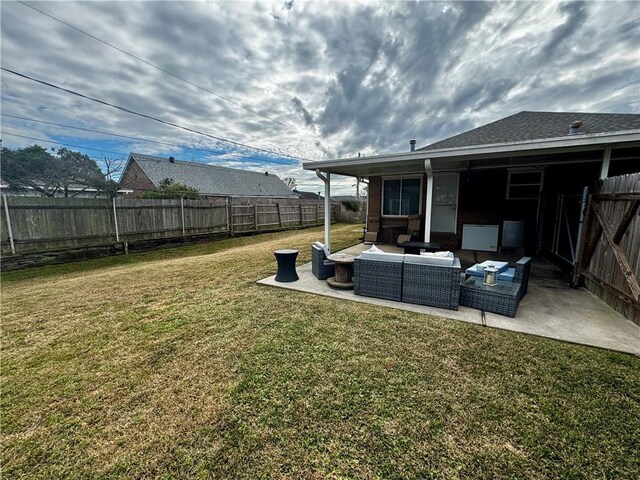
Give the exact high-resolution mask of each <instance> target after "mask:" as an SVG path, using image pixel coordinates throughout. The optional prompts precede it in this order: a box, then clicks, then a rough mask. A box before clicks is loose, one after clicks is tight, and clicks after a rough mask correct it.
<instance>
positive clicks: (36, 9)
mask: <svg viewBox="0 0 640 480" xmlns="http://www.w3.org/2000/svg"><path fill="white" fill-rule="evenodd" d="M18 3H21V4H22V5H24V6H25V7H29V8H30V9H32V10H35V11H36V12H39V13H41V14H42V15H45V16H46V17H49V18H51V19H52V20H55V21H56V22H59V23H61V24H63V25H65V26H67V27H69V28H71V29H73V30H75V31H77V32H80V33H82V34H83V35H86V36H87V37H90V38H92V39H94V40H96V41H98V42H100V43H102V44H104V45H106V46H108V47H111V48H113V49H114V50H117V51H119V52H121V53H124V54H125V55H127V56H129V57H131V58H134V59H136V60H138V61H140V62H143V63H145V64H147V65H149V66H150V67H153V68H155V69H157V70H160V71H161V72H164V73H166V74H167V75H171V76H172V77H174V78H177V79H178V80H182V81H183V82H186V83H188V84H189V85H191V86H193V87H196V88H197V89H199V90H202V91H204V92H207V93H209V94H211V95H213V96H215V97H218V98H219V99H221V100H224V101H225V102H229V103H232V104H233V105H236V106H238V107H240V108H243V109H245V110H246V111H248V112H251V113H254V114H256V115H259V116H261V117H262V118H266V119H267V120H271V121H272V122H275V123H277V124H279V125H282V126H283V127H287V128H292V127H291V126H290V125H287V124H286V123H282V122H281V121H279V120H276V119H274V118H271V117H269V116H267V115H264V114H262V113H260V112H257V111H255V110H252V109H251V108H249V107H245V106H244V105H242V104H241V103H238V102H236V101H234V100H231V99H230V98H228V97H225V96H224V95H220V94H219V93H216V92H213V91H211V90H209V89H208V88H205V87H203V86H200V85H198V84H197V83H193V82H192V81H190V80H187V79H186V78H184V77H181V76H180V75H177V74H175V73H173V72H171V71H169V70H166V69H164V68H162V67H160V66H158V65H156V64H155V63H152V62H150V61H149V60H145V59H144V58H141V57H138V56H137V55H134V54H133V53H130V52H127V51H126V50H123V49H122V48H120V47H117V46H115V45H113V44H112V43H109V42H107V41H106V40H102V39H101V38H98V37H96V36H95V35H92V34H90V33H89V32H86V31H85V30H82V29H80V28H78V27H76V26H75V25H71V24H70V23H67V22H65V21H64V20H61V19H59V18H57V17H54V16H53V15H51V14H49V13H47V12H44V11H42V10H40V9H38V8H36V7H34V6H33V5H30V4H28V3H25V2H23V1H21V0H18Z"/></svg>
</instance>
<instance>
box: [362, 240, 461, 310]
mask: <svg viewBox="0 0 640 480" xmlns="http://www.w3.org/2000/svg"><path fill="white" fill-rule="evenodd" d="M353 285H354V293H355V294H356V295H363V296H367V297H376V298H383V299H386V300H395V301H397V302H407V303H415V304H419V305H429V306H432V307H438V308H447V309H450V310H457V309H458V304H459V298H460V260H459V259H458V258H454V257H453V254H451V255H450V256H448V257H446V258H444V257H436V256H427V255H411V254H405V255H402V254H393V253H382V252H380V253H369V252H363V253H362V255H360V256H359V257H356V259H355V261H354V280H353Z"/></svg>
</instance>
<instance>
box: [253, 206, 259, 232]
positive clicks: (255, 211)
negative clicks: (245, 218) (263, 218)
mask: <svg viewBox="0 0 640 480" xmlns="http://www.w3.org/2000/svg"><path fill="white" fill-rule="evenodd" d="M253 224H254V225H255V228H256V230H258V202H256V203H254V204H253Z"/></svg>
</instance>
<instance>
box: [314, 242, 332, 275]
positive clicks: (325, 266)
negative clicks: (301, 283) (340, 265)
mask: <svg viewBox="0 0 640 480" xmlns="http://www.w3.org/2000/svg"><path fill="white" fill-rule="evenodd" d="M327 255H328V254H327V248H326V247H325V246H324V245H323V244H321V243H319V242H316V243H314V244H313V245H311V271H312V272H313V274H314V275H315V276H316V278H317V279H318V280H326V279H327V278H330V277H333V276H335V274H336V266H335V264H334V263H333V262H332V261H331V260H327Z"/></svg>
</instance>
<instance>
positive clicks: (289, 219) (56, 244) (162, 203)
mask: <svg viewBox="0 0 640 480" xmlns="http://www.w3.org/2000/svg"><path fill="white" fill-rule="evenodd" d="M0 210H1V217H2V220H1V224H0V225H1V232H0V250H1V252H2V255H3V257H4V256H11V255H12V254H18V255H19V254H27V253H30V252H46V251H52V250H63V249H72V248H76V249H77V248H82V247H93V246H97V245H105V244H114V243H122V244H124V243H125V242H126V243H127V244H128V243H132V242H136V241H140V240H152V239H170V238H175V237H180V236H183V237H184V236H192V235H199V234H213V233H217V232H228V233H230V234H233V233H235V232H239V233H241V232H255V231H265V230H278V229H286V228H294V227H300V226H310V225H318V224H322V223H323V222H324V205H323V204H322V203H318V202H309V201H305V200H297V199H282V201H276V200H270V201H269V200H264V199H242V200H237V199H230V198H229V199H227V198H219V199H215V200H180V199H178V200H157V199H153V200H151V199H149V200H147V199H124V198H116V199H104V198H43V197H6V196H3V197H2V201H1V207H0Z"/></svg>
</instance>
